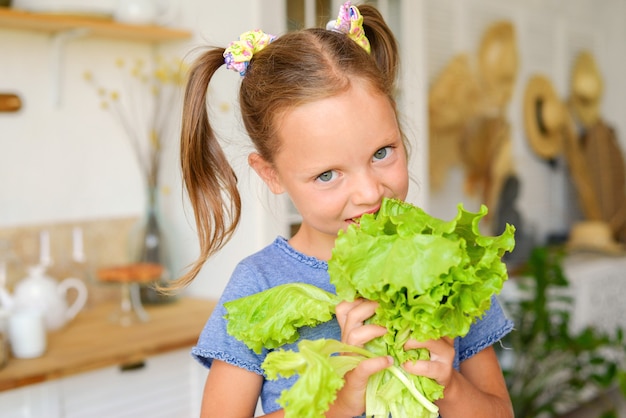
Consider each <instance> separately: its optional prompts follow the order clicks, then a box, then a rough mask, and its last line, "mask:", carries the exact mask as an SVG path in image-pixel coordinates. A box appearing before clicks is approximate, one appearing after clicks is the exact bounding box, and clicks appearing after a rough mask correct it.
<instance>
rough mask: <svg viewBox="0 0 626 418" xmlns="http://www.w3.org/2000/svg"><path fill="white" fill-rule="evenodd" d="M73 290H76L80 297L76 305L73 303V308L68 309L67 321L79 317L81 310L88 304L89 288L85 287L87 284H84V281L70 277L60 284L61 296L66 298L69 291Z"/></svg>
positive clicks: (77, 297)
mask: <svg viewBox="0 0 626 418" xmlns="http://www.w3.org/2000/svg"><path fill="white" fill-rule="evenodd" d="M71 288H74V289H76V291H77V292H78V295H77V296H76V300H74V303H72V306H70V307H68V308H67V311H65V319H66V320H67V321H69V320H71V319H73V318H74V317H75V316H76V315H78V312H80V310H81V309H83V306H85V303H87V286H85V283H83V281H82V280H80V279H77V278H75V277H68V278H67V279H64V280H63V281H61V283H59V287H58V290H59V294H61V295H62V296H63V297H65V296H66V295H67V291H68V290H69V289H71Z"/></svg>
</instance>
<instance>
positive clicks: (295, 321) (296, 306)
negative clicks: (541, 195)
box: [225, 199, 515, 418]
mask: <svg viewBox="0 0 626 418" xmlns="http://www.w3.org/2000/svg"><path fill="white" fill-rule="evenodd" d="M486 214H487V208H486V207H485V206H482V207H481V209H480V211H479V212H478V213H472V212H468V211H466V210H464V209H463V206H462V205H459V206H458V214H457V216H456V217H455V218H454V219H452V220H451V221H443V220H441V219H438V218H435V217H432V216H430V215H428V214H427V213H426V212H424V211H423V210H422V209H420V208H418V207H416V206H413V205H411V204H408V203H405V202H401V201H398V200H393V199H385V200H383V202H382V206H381V209H380V211H379V212H378V213H376V214H368V215H364V216H362V217H361V219H360V223H359V225H351V226H350V227H349V228H348V229H347V230H346V231H340V232H339V234H338V236H337V239H336V241H335V247H334V249H333V252H332V257H331V259H330V260H329V262H328V272H329V275H330V280H331V283H332V284H334V285H335V288H336V290H337V295H332V294H330V293H328V292H325V291H324V290H322V289H319V288H316V287H314V286H311V285H307V284H303V283H291V284H286V285H282V286H278V287H275V288H271V289H267V290H265V291H263V292H260V293H258V294H255V295H251V296H248V297H245V298H242V299H238V300H235V301H231V302H228V303H226V304H225V307H226V309H227V312H228V313H227V316H226V317H227V319H228V325H227V326H228V332H229V333H230V334H231V335H233V336H234V337H236V338H238V339H240V340H241V341H243V342H245V343H246V344H247V345H248V346H249V347H250V348H251V349H253V350H254V351H255V352H257V353H260V352H261V350H262V349H263V348H267V349H270V350H271V349H275V348H278V347H280V346H282V345H284V344H287V343H292V342H295V341H296V340H297V339H298V338H299V334H298V328H300V327H302V326H315V325H317V324H319V323H321V322H325V321H328V320H330V319H331V318H332V315H333V314H334V307H335V305H336V304H337V303H339V302H340V301H341V300H349V301H351V300H354V299H355V298H361V297H362V298H365V299H370V300H375V301H377V302H378V303H379V307H378V308H377V310H376V313H375V314H374V316H373V317H372V318H371V319H370V320H369V321H370V322H372V323H376V324H379V325H382V326H384V327H386V328H387V330H388V332H387V334H386V335H384V336H383V337H380V338H377V339H375V340H373V341H371V342H370V343H368V344H366V347H365V348H366V349H365V350H364V349H362V348H358V347H350V346H346V345H345V344H342V343H340V342H337V341H334V342H329V341H333V340H316V341H307V340H303V341H301V342H300V343H298V350H299V351H298V352H293V351H285V350H276V351H271V352H270V353H269V354H268V355H267V357H266V360H265V362H264V363H263V368H264V370H265V372H266V375H267V377H268V378H269V379H273V378H277V376H278V375H279V374H280V375H282V376H285V377H288V376H291V375H293V374H298V376H299V377H298V380H297V382H296V384H294V386H293V387H291V388H290V389H289V390H286V391H284V392H283V393H282V395H281V397H280V399H279V403H280V404H281V405H282V406H283V408H284V410H285V416H286V417H311V418H313V417H321V416H323V413H324V411H326V410H327V409H328V407H329V405H330V404H331V403H332V402H333V401H334V399H335V397H336V393H337V391H338V390H339V389H340V388H341V386H342V385H343V375H344V374H345V373H346V372H347V371H348V370H350V369H351V368H353V367H356V365H357V364H358V362H359V361H361V360H363V359H364V358H367V357H373V356H381V355H391V356H392V357H394V359H395V364H396V365H394V366H391V367H390V368H388V369H386V370H383V371H382V372H380V373H377V374H375V375H373V376H372V377H371V378H370V380H369V382H368V388H367V393H366V407H367V409H366V415H367V416H371V417H384V418H388V416H389V414H392V416H394V417H403V416H411V417H416V418H422V417H424V418H434V417H436V416H437V407H436V406H435V405H434V404H433V403H432V401H434V400H436V399H439V398H441V397H442V396H443V387H441V386H440V385H439V384H438V383H437V382H435V381H433V380H431V379H428V378H425V377H421V376H414V375H410V374H408V373H407V372H405V371H404V369H402V368H400V367H398V366H397V365H400V364H402V363H404V362H406V361H408V360H416V359H428V358H429V355H430V354H429V353H428V351H427V350H409V351H405V350H404V349H403V346H404V344H405V343H406V341H407V340H408V339H409V338H415V339H417V340H421V341H424V340H428V339H438V338H441V337H443V336H449V337H458V336H464V335H466V334H467V332H468V331H469V328H470V326H471V324H472V323H473V322H474V321H476V320H477V319H478V318H480V317H482V316H483V315H484V313H485V312H486V311H487V310H488V309H489V307H490V306H491V297H492V296H493V295H494V294H497V293H499V292H500V290H501V289H502V285H503V283H504V281H505V280H506V279H507V278H508V275H507V270H506V266H505V265H504V263H502V261H501V258H502V256H503V255H504V253H505V252H507V251H509V252H510V251H512V250H513V247H514V245H515V241H514V232H515V228H514V227H513V226H511V225H507V226H506V229H505V231H504V232H503V233H502V234H501V235H500V236H496V237H489V236H485V235H482V234H481V233H480V231H479V228H478V224H479V222H480V220H481V219H482V218H483V217H484V216H485V215H486ZM346 352H348V353H357V355H349V356H337V355H336V354H339V353H346Z"/></svg>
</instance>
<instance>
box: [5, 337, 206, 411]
mask: <svg viewBox="0 0 626 418" xmlns="http://www.w3.org/2000/svg"><path fill="white" fill-rule="evenodd" d="M0 373H1V372H0ZM207 373H208V371H207V369H205V368H203V367H202V366H200V365H199V364H198V363H197V362H196V361H195V360H194V359H193V358H192V357H191V356H190V354H189V349H188V348H186V349H179V350H175V351H172V352H170V353H166V354H160V355H157V356H153V357H149V358H147V359H145V360H144V361H142V362H138V363H136V364H135V365H132V364H131V365H127V366H126V367H123V368H122V367H106V368H104V369H100V370H95V371H91V372H86V373H81V374H78V375H74V376H70V377H66V378H63V379H58V380H53V381H47V382H43V383H39V384H36V385H31V386H25V387H22V388H19V389H15V390H12V391H8V392H0V411H2V412H1V413H0V415H1V416H2V417H3V418H40V417H46V418H85V417H115V418H135V417H153V418H159V417H162V418H171V417H180V418H184V417H189V418H192V417H197V416H199V415H200V402H201V399H202V390H203V388H204V381H205V380H206V375H207Z"/></svg>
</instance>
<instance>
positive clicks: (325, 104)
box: [178, 2, 512, 418]
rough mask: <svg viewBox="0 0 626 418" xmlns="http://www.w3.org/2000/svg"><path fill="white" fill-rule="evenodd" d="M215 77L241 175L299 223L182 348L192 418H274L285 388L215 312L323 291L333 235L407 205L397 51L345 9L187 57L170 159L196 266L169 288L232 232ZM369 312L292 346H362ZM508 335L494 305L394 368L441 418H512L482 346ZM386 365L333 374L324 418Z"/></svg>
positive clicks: (250, 263) (344, 413) (235, 216)
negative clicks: (234, 101) (197, 367)
mask: <svg viewBox="0 0 626 418" xmlns="http://www.w3.org/2000/svg"><path fill="white" fill-rule="evenodd" d="M222 66H226V68H229V69H234V70H236V71H237V72H239V73H240V74H241V76H242V79H241V87H240V106H241V114H242V117H243V121H244V124H245V127H246V129H247V131H248V134H249V136H250V138H251V139H252V141H253V143H254V146H255V152H253V153H252V154H250V155H249V157H248V162H249V164H250V166H251V167H252V168H253V169H254V171H255V172H256V173H257V174H258V175H259V176H260V177H261V178H262V179H263V181H264V182H265V184H267V186H268V187H269V189H270V190H271V191H272V192H273V193H276V194H280V193H287V194H288V195H289V197H290V199H291V201H292V202H293V204H294V205H295V207H296V208H297V210H298V212H299V213H300V215H301V216H302V224H301V227H300V229H299V230H298V232H297V233H296V234H295V235H294V236H293V237H292V238H290V239H288V240H287V239H285V238H282V237H278V238H276V240H275V241H274V242H273V243H271V244H270V245H268V246H267V247H266V248H264V249H262V250H261V251H259V252H258V253H256V254H253V255H251V256H249V257H247V258H245V259H244V260H243V261H241V262H240V263H239V265H238V266H237V267H236V269H235V271H234V273H233V275H232V277H231V279H230V281H229V283H228V285H227V287H226V289H225V291H224V294H223V295H222V297H221V299H220V301H219V304H218V306H217V307H216V309H215V311H214V312H213V314H212V316H211V318H210V319H209V320H208V322H207V324H206V327H205V329H204V330H203V332H202V334H201V335H200V338H199V341H198V343H197V345H196V346H195V347H194V348H193V351H192V354H193V355H194V357H195V358H197V359H198V360H199V361H200V362H201V363H202V364H204V365H205V366H206V367H210V372H209V374H208V378H207V381H206V386H205V389H204V398H203V402H202V416H203V417H219V418H225V417H251V416H253V414H254V411H255V406H256V404H257V400H258V399H259V396H260V398H261V401H262V406H263V410H264V412H265V413H266V414H267V415H266V416H268V417H270V416H271V417H282V416H283V411H281V410H280V406H279V405H278V404H277V402H276V401H277V399H278V397H279V396H280V393H281V391H282V390H284V389H286V388H288V387H290V386H291V385H292V384H293V383H294V378H292V379H280V380H277V381H269V380H265V379H264V377H263V370H262V368H261V363H262V362H263V359H264V358H265V355H266V354H267V353H263V354H262V355H257V354H255V353H254V352H253V351H251V350H249V349H248V348H247V347H246V346H245V345H244V344H243V343H241V342H239V341H237V340H235V339H234V338H232V337H231V336H229V335H228V334H227V332H226V321H225V320H224V314H225V310H224V307H223V303H224V302H227V301H229V300H233V299H238V298H241V297H244V296H247V295H250V294H253V293H257V292H261V291H263V290H265V289H267V288H270V287H273V286H277V285H279V284H282V283H286V282H293V281H297V282H306V283H310V284H313V285H316V286H318V287H320V288H323V289H325V290H327V291H331V292H334V288H333V286H332V285H331V284H330V281H329V276H328V272H327V267H328V264H327V261H328V260H329V258H330V256H331V251H332V248H333V245H334V241H335V237H336V236H337V233H338V231H339V230H341V229H345V228H347V227H348V225H350V224H352V223H355V222H358V219H359V217H360V216H361V215H363V214H365V213H373V212H376V211H377V210H378V209H379V207H380V204H381V201H382V199H383V198H384V197H387V198H396V199H405V198H406V195H407V190H408V184H409V175H408V169H407V152H406V146H405V143H404V137H403V134H402V132H401V129H400V126H399V124H398V117H397V110H396V104H395V101H394V92H395V85H394V83H395V79H396V72H397V69H398V58H397V45H396V41H395V39H394V37H393V34H392V33H391V31H390V30H389V28H388V26H387V25H386V23H385V22H384V20H383V19H382V17H381V15H380V14H379V12H378V11H377V10H376V9H375V8H373V7H372V6H368V5H363V6H360V8H358V9H357V8H356V7H355V6H350V3H349V2H348V3H346V4H345V5H344V6H343V7H342V9H341V13H340V18H339V19H338V20H337V23H336V24H335V25H334V26H333V27H331V28H330V29H307V30H301V31H296V32H290V33H287V34H285V35H282V36H280V37H273V36H270V35H267V34H264V33H262V32H260V31H253V32H248V33H246V34H244V35H242V37H241V38H240V41H238V42H234V43H231V45H230V46H229V47H228V48H227V49H222V48H214V49H210V50H208V51H207V52H205V53H204V54H203V55H202V56H201V57H199V59H198V60H197V61H196V62H195V65H194V66H193V68H192V71H191V74H190V79H189V82H188V86H187V90H186V97H185V105H184V120H183V130H182V143H181V160H182V171H183V177H184V181H185V185H186V189H187V191H188V193H189V196H190V199H191V203H192V205H193V208H194V211H195V219H196V224H197V228H198V232H199V240H200V248H201V256H200V257H199V259H198V260H197V261H196V262H195V264H194V265H193V266H192V268H191V269H190V271H189V272H188V273H187V274H186V275H185V276H184V277H182V278H181V279H180V281H179V283H178V284H179V285H180V286H184V285H186V284H188V283H189V282H191V281H192V280H193V279H194V277H195V276H196V275H197V274H198V271H199V270H200V268H201V267H202V265H203V264H204V262H205V261H206V260H207V259H208V258H209V257H210V256H211V255H212V254H214V253H215V252H216V251H218V250H219V249H220V248H221V247H222V246H223V245H224V244H225V243H226V242H227V241H228V239H229V238H230V236H231V234H232V233H233V231H234V229H235V228H236V226H237V224H238V221H239V215H240V199H239V192H238V190H237V185H236V180H237V179H236V177H235V174H234V173H233V170H232V168H231V166H230V165H229V163H228V161H227V159H226V157H225V155H224V153H223V151H222V148H221V147H220V145H219V143H218V140H217V138H216V137H215V134H214V132H213V130H212V128H211V124H210V122H209V118H208V114H207V110H206V94H207V93H206V92H207V88H208V85H209V82H210V81H211V78H212V77H213V75H214V74H215V72H216V71H217V70H218V69H220V68H221V67H222ZM375 308H376V303H375V302H372V301H366V300H357V301H355V302H352V303H347V302H343V303H341V304H340V305H338V306H337V308H336V320H333V321H329V322H327V323H324V324H322V325H320V326H317V327H314V328H305V329H302V330H301V338H304V339H317V338H322V337H324V338H333V339H337V340H341V341H343V342H345V343H348V344H352V345H357V346H363V345H364V344H365V343H366V342H368V341H370V340H372V339H373V338H376V337H379V336H381V335H383V334H384V333H385V332H386V330H385V329H384V328H382V327H379V326H375V325H364V321H365V320H366V319H367V318H369V317H370V316H372V315H373V313H374V310H375ZM510 330H511V323H510V322H509V321H508V320H507V319H506V318H505V317H504V315H503V314H502V311H501V309H500V307H499V305H498V304H497V302H495V301H494V304H493V306H492V309H491V310H490V311H489V313H488V314H487V315H486V316H485V317H484V318H483V320H482V321H479V322H478V323H476V324H475V325H474V326H473V327H472V330H471V331H470V333H469V334H468V335H467V336H466V337H465V338H463V339H456V340H454V341H453V340H450V339H445V338H444V339H441V340H437V341H427V342H417V341H412V340H411V341H409V342H408V343H407V345H406V349H413V348H417V347H425V348H427V349H429V350H430V352H431V359H430V360H429V361H417V362H415V363H413V362H411V363H410V364H405V365H403V367H405V369H406V370H407V371H408V372H410V373H415V374H418V375H423V376H427V377H430V378H433V379H435V380H436V381H437V382H439V383H440V384H441V385H443V386H445V391H444V398H443V399H441V400H439V401H438V402H437V404H438V406H439V408H440V414H441V416H443V417H460V416H463V417H480V418H488V417H494V418H495V417H498V418H502V417H512V411H511V404H510V400H509V397H508V393H507V389H506V386H505V383H504V379H503V377H502V373H501V370H500V368H499V365H498V361H497V358H496V356H495V354H494V351H493V349H492V347H491V344H493V343H494V342H496V341H498V340H499V339H500V338H501V337H502V336H503V335H505V334H506V333H507V332H509V331H510ZM295 345H296V344H291V345H288V346H286V347H284V348H286V349H294V348H295ZM391 361H392V360H391V359H389V358H387V357H380V358H374V359H369V360H365V361H363V362H361V363H360V365H359V366H358V367H357V368H356V369H354V370H353V371H352V372H350V373H348V374H347V375H346V377H345V384H344V386H343V388H342V389H341V390H340V392H339V393H338V396H337V399H336V400H335V401H334V403H333V404H332V405H331V406H330V410H329V411H328V412H327V414H326V416H327V417H354V416H358V415H361V414H362V413H363V412H364V410H365V396H364V394H365V387H366V384H367V379H368V377H369V376H370V375H372V374H373V373H376V372H378V371H380V370H382V369H384V368H386V367H388V366H390V365H391ZM398 418H402V417H398Z"/></svg>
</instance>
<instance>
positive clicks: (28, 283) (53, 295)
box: [12, 266, 87, 331]
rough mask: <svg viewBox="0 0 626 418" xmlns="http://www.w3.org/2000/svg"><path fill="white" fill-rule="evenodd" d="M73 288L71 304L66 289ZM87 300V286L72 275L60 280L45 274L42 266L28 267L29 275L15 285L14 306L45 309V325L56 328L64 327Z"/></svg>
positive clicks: (52, 329)
mask: <svg viewBox="0 0 626 418" xmlns="http://www.w3.org/2000/svg"><path fill="white" fill-rule="evenodd" d="M70 289H74V290H75V291H76V292H77V294H76V299H75V300H74V302H73V303H72V305H71V306H68V305H67V293H68V291H69V290H70ZM85 302H87V287H86V286H85V284H84V283H83V282H82V281H81V280H80V279H76V278H73V277H69V278H67V279H64V280H62V281H61V282H57V281H56V280H55V279H53V278H52V277H49V276H47V275H46V274H45V269H44V268H43V267H41V266H36V267H31V268H29V275H28V277H26V278H24V279H22V280H21V281H19V282H18V283H17V285H16V286H15V291H14V293H13V301H12V305H13V309H14V310H20V309H38V310H40V311H41V312H42V314H43V317H44V321H45V323H46V329H47V330H49V331H54V330H57V329H60V328H62V327H63V326H64V325H65V324H66V323H67V322H68V321H70V320H72V319H73V318H74V317H75V316H76V315H77V314H78V312H80V310H81V309H82V308H83V306H85Z"/></svg>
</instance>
